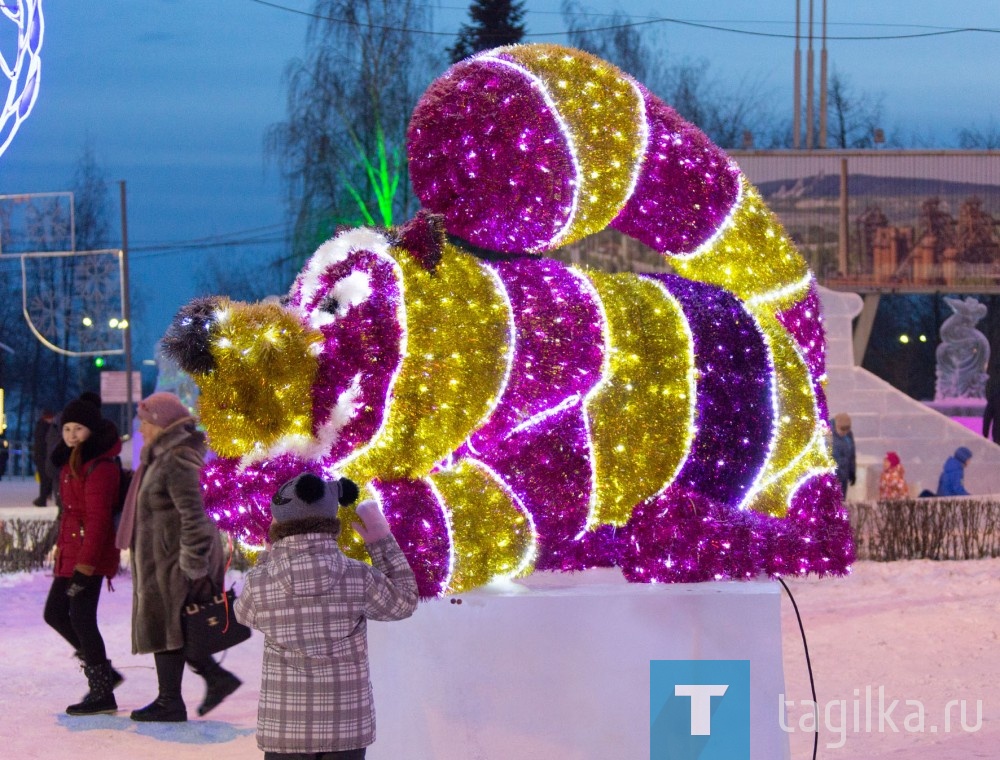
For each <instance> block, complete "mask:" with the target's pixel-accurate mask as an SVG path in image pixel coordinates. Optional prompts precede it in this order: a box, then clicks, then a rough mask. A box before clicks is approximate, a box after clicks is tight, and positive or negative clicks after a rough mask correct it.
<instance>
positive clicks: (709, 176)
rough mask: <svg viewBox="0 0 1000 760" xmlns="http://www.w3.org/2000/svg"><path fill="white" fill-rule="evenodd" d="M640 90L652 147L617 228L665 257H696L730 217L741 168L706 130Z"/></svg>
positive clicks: (737, 192)
mask: <svg viewBox="0 0 1000 760" xmlns="http://www.w3.org/2000/svg"><path fill="white" fill-rule="evenodd" d="M640 89H641V90H642V93H643V97H644V98H645V102H646V120H647V122H648V123H649V144H648V147H647V148H646V156H645V159H644V160H643V165H642V173H641V174H640V176H639V181H638V183H637V184H636V187H635V191H634V192H633V193H632V197H631V198H630V199H629V201H628V203H626V204H625V208H623V209H622V210H621V212H619V214H618V216H617V217H616V218H615V220H614V221H613V222H611V226H612V227H614V228H615V229H617V230H619V231H621V232H624V233H625V234H626V235H629V236H631V237H634V238H635V239H636V240H640V241H642V242H643V243H645V244H646V245H648V246H649V247H650V248H653V249H654V250H657V251H660V252H661V253H690V252H691V251H693V250H695V249H696V248H697V247H698V246H700V245H701V244H702V243H704V242H705V241H706V240H708V239H709V238H710V237H712V235H714V234H715V233H716V232H717V231H718V230H719V227H720V225H721V224H722V222H723V221H724V220H725V218H726V217H727V216H728V214H729V212H730V210H731V209H732V207H733V204H734V203H735V202H736V199H737V197H738V194H739V185H740V183H739V170H738V169H737V168H736V167H735V165H733V164H731V163H730V162H729V159H728V158H727V157H726V154H725V153H723V152H722V151H721V150H719V148H717V147H716V146H715V145H713V144H712V142H711V141H710V140H709V139H708V137H706V136H705V134H704V133H703V132H701V131H700V130H698V129H697V128H696V127H695V126H694V125H692V124H689V123H688V122H686V121H684V120H683V119H682V118H681V117H680V116H678V115H677V112H676V111H674V110H673V109H672V108H670V107H669V106H668V105H666V104H665V103H664V102H663V101H661V100H660V99H659V98H657V97H656V96H655V95H653V94H652V93H650V92H649V91H648V90H646V89H645V88H640Z"/></svg>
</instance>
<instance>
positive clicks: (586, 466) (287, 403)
mask: <svg viewBox="0 0 1000 760" xmlns="http://www.w3.org/2000/svg"><path fill="white" fill-rule="evenodd" d="M408 154H409V160H410V174H411V179H412V182H413V186H414V188H415V190H416V192H417V194H418V196H419V197H420V198H421V200H422V202H423V204H424V208H425V209H426V210H424V211H421V212H420V213H419V214H418V215H417V217H416V218H415V219H414V220H413V221H411V222H410V223H408V224H407V225H405V226H404V227H403V228H401V229H393V230H389V231H380V230H375V229H355V230H349V231H347V232H344V233H342V234H339V235H337V236H336V237H334V238H333V239H332V240H330V241H328V242H326V243H324V244H323V245H322V246H321V247H320V248H319V249H318V250H317V251H316V253H315V254H314V255H313V256H312V258H311V260H310V261H309V262H308V263H307V264H306V266H305V268H304V270H303V271H302V273H301V274H300V275H299V276H298V278H297V279H296V281H295V283H294V284H293V286H292V288H291V290H290V293H289V297H288V299H287V301H286V302H285V303H284V304H283V305H278V304H276V303H262V304H253V305H249V304H241V303H232V302H229V301H227V300H225V299H206V300H201V301H197V302H194V303H192V304H190V305H189V306H187V307H185V308H184V309H183V310H182V311H181V313H180V314H179V315H178V317H177V319H176V320H175V322H174V324H173V325H172V326H171V328H170V330H168V334H167V336H166V337H165V346H166V348H167V349H168V351H169V353H171V354H172V355H173V356H174V357H175V358H176V359H177V360H178V361H179V362H180V363H181V365H182V366H183V367H184V368H185V369H187V370H188V371H190V372H192V373H193V374H194V375H195V377H196V379H197V381H198V383H199V386H200V388H201V400H200V407H201V409H200V411H201V416H202V420H203V422H204V425H205V427H206V429H207V431H208V434H209V442H210V444H211V446H212V448H213V449H214V451H215V452H217V453H218V454H219V458H218V459H216V460H215V461H214V462H212V463H211V464H210V465H209V466H208V467H206V469H205V472H204V476H203V485H204V490H205V496H206V505H207V507H206V508H207V509H208V511H209V512H210V514H211V515H212V516H213V517H214V519H215V520H216V521H217V522H218V523H219V525H220V526H221V527H222V528H224V529H226V530H228V531H230V532H231V533H232V534H233V535H235V536H236V537H237V538H238V539H239V540H241V541H242V542H243V543H244V544H245V545H250V546H252V545H254V544H259V543H261V542H262V541H263V537H264V536H265V535H266V531H267V526H268V522H269V511H268V502H269V499H270V496H271V494H272V493H273V491H274V489H275V487H276V486H277V485H278V484H280V483H281V482H282V481H284V480H285V479H287V478H289V477H291V476H292V475H294V474H295V473H297V472H299V471H301V470H302V469H309V470H312V471H314V472H316V473H318V474H322V475H324V476H327V477H332V476H334V475H344V476H347V477H350V478H352V479H353V480H355V481H356V482H358V483H359V484H360V485H362V488H363V490H365V491H367V493H368V494H370V495H372V496H374V497H375V498H377V499H378V500H379V501H380V503H381V505H382V507H383V510H384V511H385V513H386V516H387V517H388V519H389V522H390V524H391V525H392V527H393V532H394V533H395V535H396V536H397V538H398V539H399V542H400V544H401V546H402V547H403V550H404V552H405V553H406V555H407V556H408V558H409V560H410V562H411V564H412V566H413V568H414V570H415V571H416V573H417V576H418V579H419V583H420V589H421V593H422V594H423V595H424V596H435V595H441V594H446V593H456V592H459V591H463V590H467V589H470V588H474V587H476V586H480V585H483V584H485V583H488V582H490V581H492V580H495V579H498V578H506V577H516V576H519V575H524V574H526V573H528V572H530V571H531V570H533V569H537V570H563V571H572V570H580V569H584V568H588V567H594V566H618V567H620V568H621V570H622V572H623V573H624V575H625V576H626V578H628V579H629V580H630V581H636V582H690V581H702V580H712V579H731V578H747V577H752V576H755V575H757V574H760V573H767V574H800V573H809V572H813V573H818V574H843V573H845V572H847V570H848V568H849V565H850V562H851V561H852V559H853V547H852V543H851V538H850V530H849V525H848V522H847V519H846V515H845V513H844V511H843V509H842V505H841V499H840V492H839V486H838V484H837V481H836V479H835V478H834V476H833V472H832V462H831V460H830V458H829V456H828V454H827V451H826V448H825V445H824V438H823V434H824V432H825V423H824V420H825V419H826V417H827V411H826V408H825V401H824V396H823V390H822V386H821V383H822V380H823V379H824V374H823V373H824V369H823V366H824V338H823V331H822V326H821V319H820V312H819V300H818V297H817V291H816V287H815V281H814V279H813V277H812V275H811V274H810V272H809V271H808V269H807V267H806V265H805V263H804V261H803V260H802V258H801V257H800V256H799V255H798V254H797V253H796V251H795V250H794V248H793V247H792V245H791V243H790V242H789V241H788V239H787V238H786V237H785V234H784V232H783V231H782V229H781V227H780V225H779V223H778V222H777V220H776V219H775V218H774V216H773V215H772V214H771V212H770V211H769V210H768V209H767V208H766V206H765V205H764V204H763V202H762V201H761V199H760V197H759V196H758V194H757V192H756V191H755V190H754V188H753V187H752V186H751V185H750V184H749V183H748V182H747V181H746V179H745V178H744V177H743V176H742V175H741V174H740V172H739V170H738V168H737V167H736V166H735V165H734V164H733V163H732V162H731V161H730V160H729V159H728V158H727V157H726V155H725V154H724V153H723V152H722V151H720V150H719V149H718V148H716V147H715V146H714V145H712V144H711V143H710V142H709V140H708V139H707V138H706V137H705V136H704V135H703V134H702V133H701V132H699V131H698V130H697V129H696V128H695V127H693V126H692V125H690V124H688V123H686V122H684V121H683V120H682V119H681V118H680V117H678V115H677V114H676V113H675V112H674V111H672V110H671V109H670V108H668V107H667V106H666V105H664V104H663V103H662V102H660V101H659V100H657V98H656V97H655V96H653V95H651V94H650V93H649V92H648V91H647V90H645V89H644V88H643V87H642V86H641V85H640V84H638V83H636V82H635V81H634V80H632V79H630V78H629V77H628V76H626V75H625V74H623V73H621V72H620V71H619V70H617V69H616V68H614V67H613V66H611V65H609V64H608V63H606V62H604V61H601V60H599V59H596V58H594V57H592V56H590V55H588V54H586V53H582V52H580V51H577V50H572V49H568V48H562V47H557V46H552V45H527V46H515V47H507V48H499V49H496V50H493V51H489V52H486V53H482V54H480V55H477V56H475V57H473V58H470V59H468V60H466V61H463V62H461V63H458V64H456V65H455V66H453V67H452V68H451V69H449V70H448V72H447V73H446V74H445V75H444V76H442V77H441V78H440V79H438V80H437V81H435V82H434V83H433V84H432V85H431V87H430V88H429V90H428V91H427V93H425V95H424V96H423V98H422V99H421V101H420V102H419V104H418V105H417V108H416V110H415V112H414V115H413V118H412V120H411V123H410V128H409V133H408ZM441 224H443V225H444V232H447V233H448V237H446V236H445V234H444V232H442V231H441V229H440V225H441ZM607 226H611V227H614V228H616V229H618V230H620V231H622V232H624V233H626V234H628V235H630V236H633V237H635V238H637V239H639V240H640V241H642V242H643V243H645V244H646V245H648V246H650V247H652V248H655V249H656V250H658V251H661V252H663V253H664V254H666V255H667V256H668V257H669V261H670V263H671V265H672V267H673V269H674V270H675V271H676V272H677V274H648V275H643V274H633V273H623V274H606V273H601V272H594V271H582V270H580V269H578V268H574V267H571V266H567V265H564V264H562V263H559V262H557V261H554V260H552V259H546V258H543V257H540V256H539V255H537V254H539V253H542V252H545V251H549V250H552V249H554V248H557V247H560V246H563V245H566V244H568V243H571V242H573V241H574V240H578V239H580V238H582V237H584V236H586V235H588V234H591V233H593V232H596V231H599V230H601V229H603V228H605V227H607ZM463 241H464V242H463ZM351 517H352V516H351V515H345V524H346V523H349V521H350V519H351ZM345 534H349V535H345V536H344V538H343V544H344V546H345V549H346V550H347V551H348V552H350V553H355V554H356V553H357V549H358V548H359V547H358V545H357V544H356V542H357V540H358V539H357V537H355V536H353V532H351V531H345Z"/></svg>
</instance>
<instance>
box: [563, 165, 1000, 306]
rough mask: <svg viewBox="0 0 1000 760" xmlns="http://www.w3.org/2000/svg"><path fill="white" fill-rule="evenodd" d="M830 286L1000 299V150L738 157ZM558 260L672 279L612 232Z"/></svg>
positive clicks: (659, 260)
mask: <svg viewBox="0 0 1000 760" xmlns="http://www.w3.org/2000/svg"><path fill="white" fill-rule="evenodd" d="M730 155H731V156H732V157H733V159H734V160H735V161H736V162H737V163H738V164H739V166H740V168H741V169H742V170H743V172H744V173H745V174H746V175H747V177H748V178H749V179H750V181H751V182H752V183H753V184H754V185H755V186H756V187H757V189H758V190H759V191H760V192H761V195H762V196H763V197H764V199H765V201H767V203H768V205H769V206H770V208H771V209H772V210H773V211H774V212H775V213H776V214H777V216H778V218H779V219H780V220H781V223H782V226H784V228H785V230H786V231H787V232H788V234H789V235H790V237H791V238H792V240H793V241H794V242H795V245H796V247H797V248H798V250H799V251H800V252H801V253H802V255H803V256H804V257H805V258H806V260H807V261H808V262H809V266H810V268H811V269H812V270H813V272H815V273H816V276H817V279H818V280H819V281H820V284H822V285H825V286H826V287H829V288H834V289H841V290H853V291H857V292H865V291H876V292H884V291H893V292H937V291H945V292H953V293H957V292H968V293H1000V235H998V230H997V226H998V224H1000V221H998V217H1000V151H881V150H878V151H857V150H855V151H846V150H845V151H841V150H825V151H788V150H786V151H753V152H747V151H733V152H731V153H730ZM554 255H555V256H556V257H558V258H560V259H562V260H563V261H566V262H569V263H573V264H583V265H587V266H591V267H594V268H597V269H602V270H605V271H611V272H618V271H636V272H648V271H664V270H665V269H669V266H668V265H666V264H665V263H664V261H663V257H662V256H660V254H658V253H656V252H655V251H651V250H650V249H649V248H646V247H645V246H644V245H642V244H641V243H639V242H638V241H635V240H632V239H631V238H626V237H625V236H624V235H622V234H620V233H618V232H615V231H614V230H607V231H605V232H602V233H600V234H597V235H593V236H591V237H589V238H585V239H583V240H581V241H578V242H576V243H573V244H572V245H570V246H567V247H566V248H565V249H562V250H561V251H556V252H555V253H554Z"/></svg>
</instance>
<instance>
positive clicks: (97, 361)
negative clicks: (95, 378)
mask: <svg viewBox="0 0 1000 760" xmlns="http://www.w3.org/2000/svg"><path fill="white" fill-rule="evenodd" d="M94 366H95V367H97V368H98V369H100V368H101V367H103V366H104V357H103V356H95V357H94Z"/></svg>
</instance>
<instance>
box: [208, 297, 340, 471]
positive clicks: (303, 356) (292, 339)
mask: <svg viewBox="0 0 1000 760" xmlns="http://www.w3.org/2000/svg"><path fill="white" fill-rule="evenodd" d="M216 317H217V320H216V322H217V324H216V327H215V330H214V332H213V336H212V345H211V352H212V357H213V358H214V359H215V369H214V370H213V371H212V372H209V373H207V374H206V375H204V376H203V377H201V378H200V379H199V388H200V390H201V395H200V397H199V410H200V415H201V422H202V424H203V425H204V426H205V430H206V432H207V434H208V441H209V445H210V446H211V447H212V450H213V451H215V452H217V453H218V454H220V455H221V456H226V457H239V456H243V455H244V454H246V453H248V452H250V451H253V450H255V449H260V448H263V449H266V448H267V447H269V446H270V445H271V444H273V443H275V442H276V441H277V440H279V439H280V438H283V437H286V436H303V437H308V436H310V435H311V434H312V395H311V394H312V384H313V379H314V378H315V376H316V358H315V354H314V350H315V347H316V346H317V345H319V344H321V343H322V340H323V336H322V334H321V333H319V332H318V331H315V330H309V329H307V328H305V327H304V326H303V325H302V323H301V322H300V321H299V320H298V319H297V318H296V317H295V316H294V315H293V314H291V313H290V312H288V311H286V310H285V309H283V308H281V306H279V305H278V304H270V303H258V304H246V303H240V302H233V301H223V302H222V303H221V304H220V306H219V309H218V311H217V314H216Z"/></svg>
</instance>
